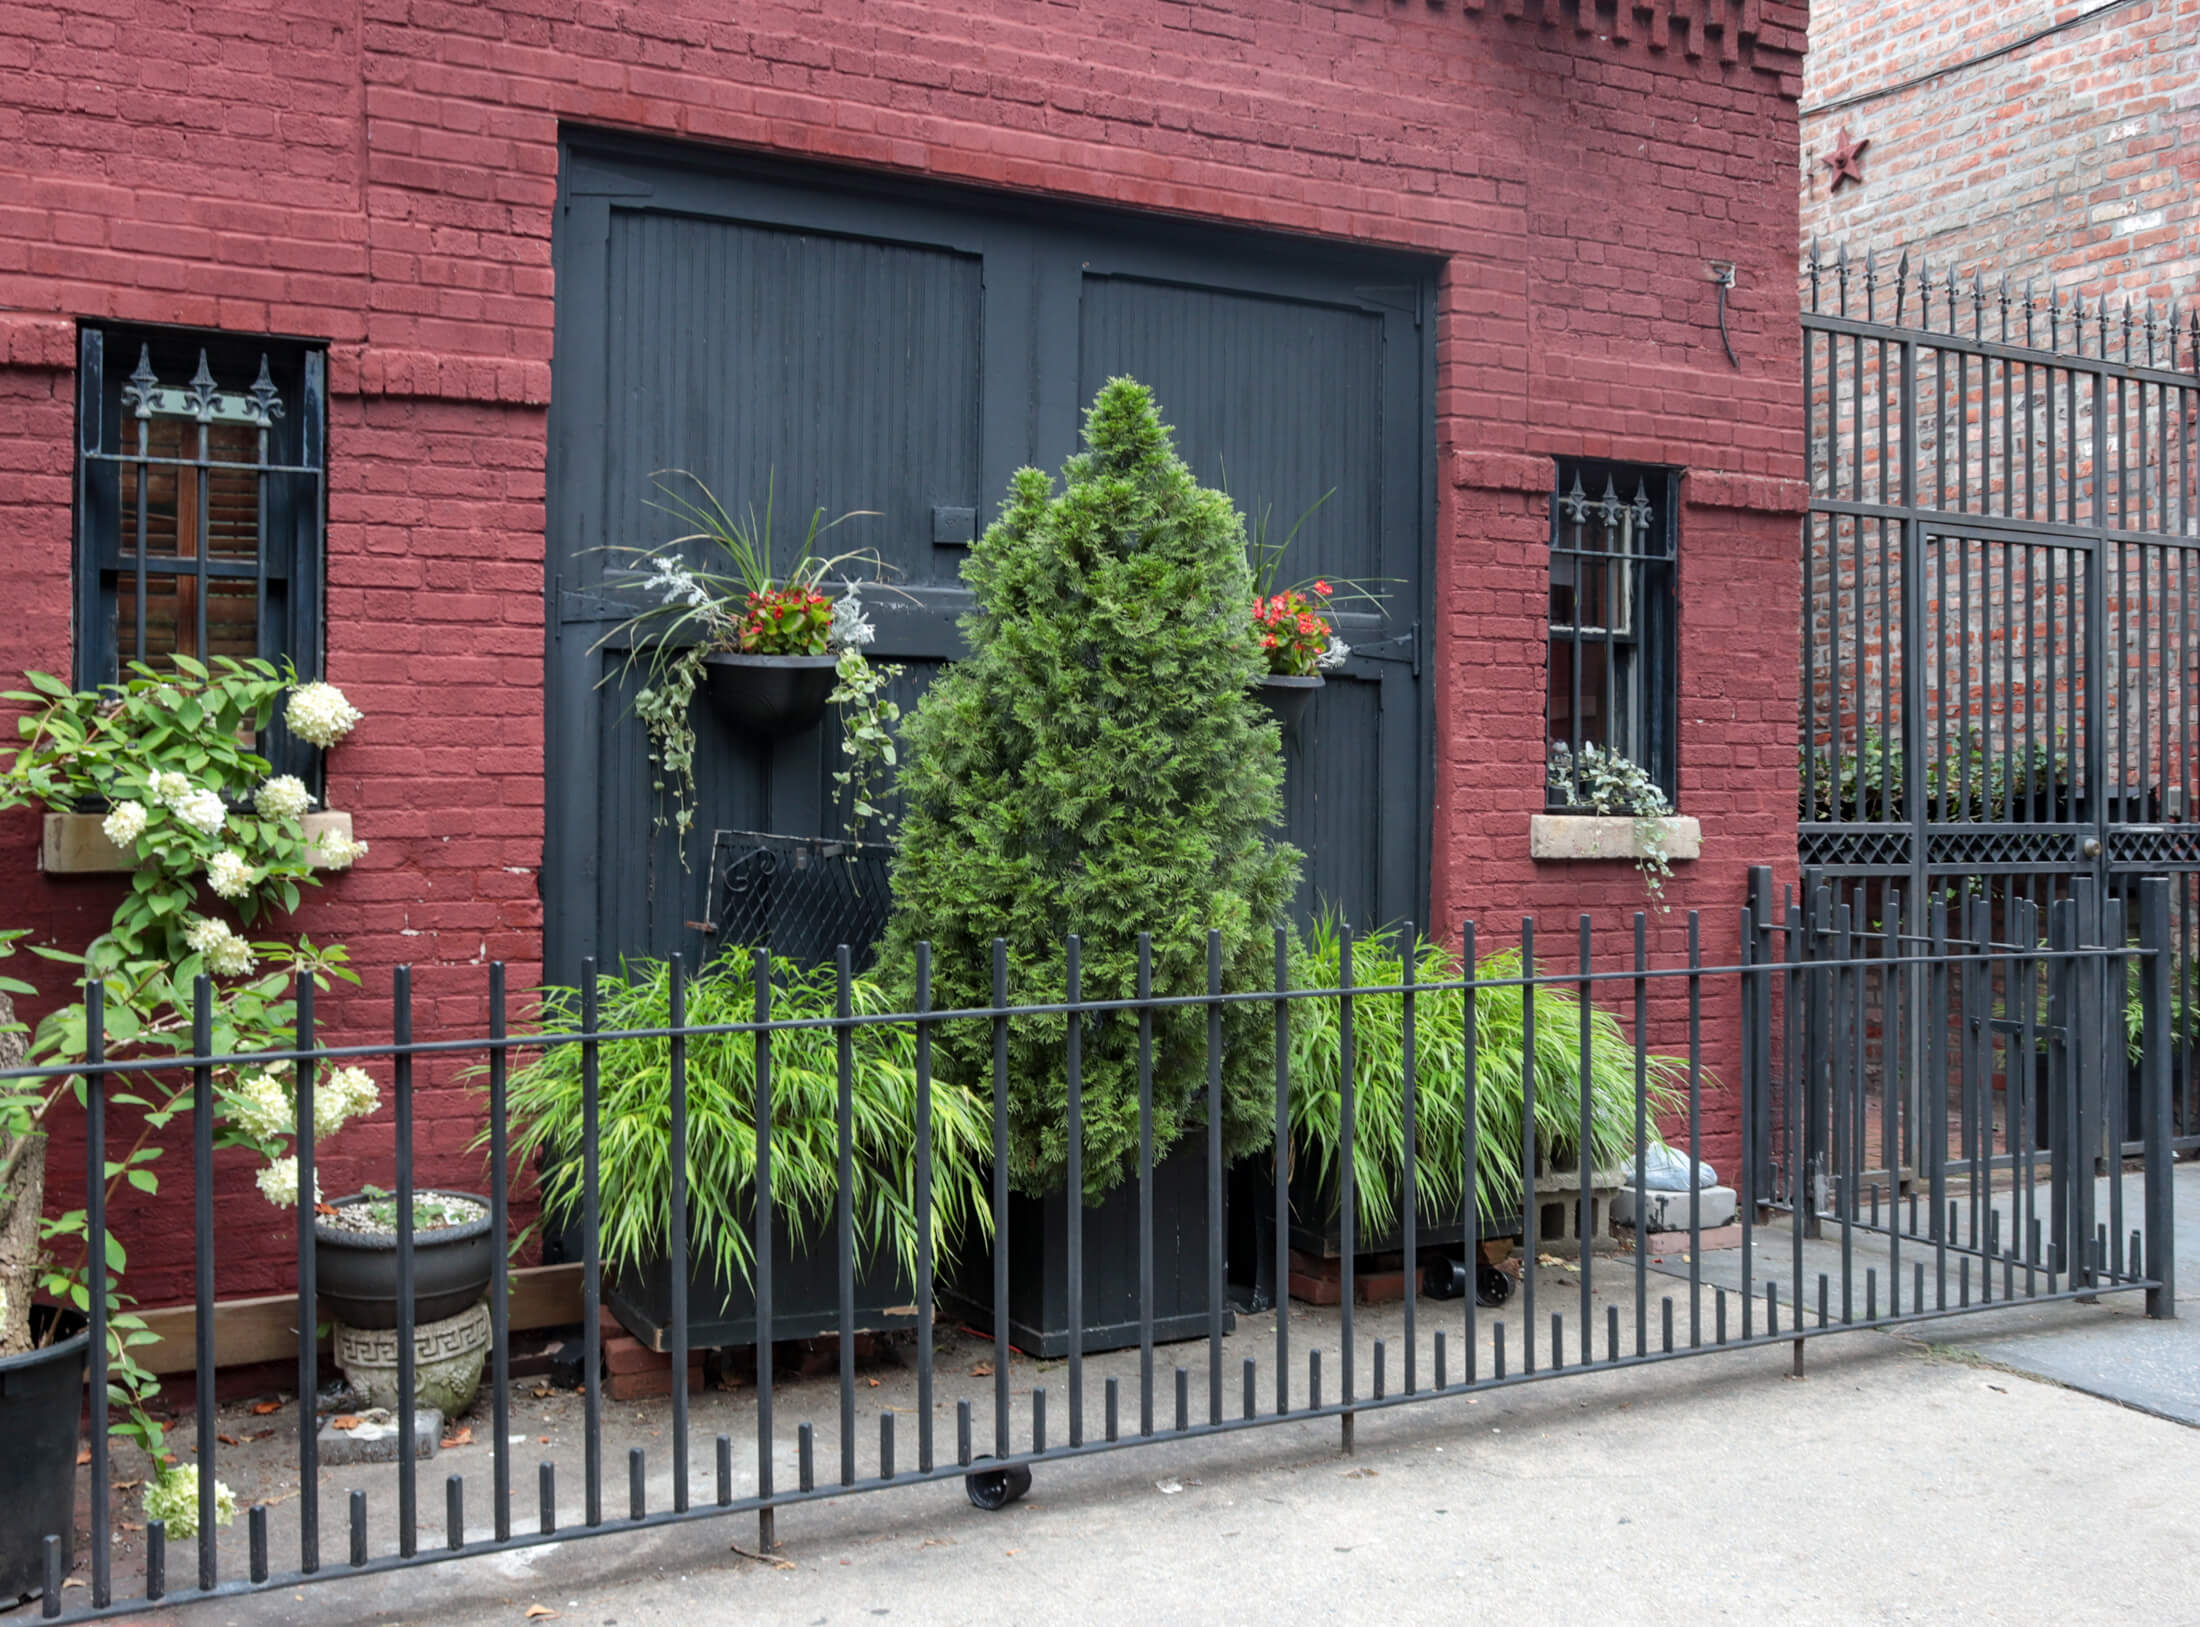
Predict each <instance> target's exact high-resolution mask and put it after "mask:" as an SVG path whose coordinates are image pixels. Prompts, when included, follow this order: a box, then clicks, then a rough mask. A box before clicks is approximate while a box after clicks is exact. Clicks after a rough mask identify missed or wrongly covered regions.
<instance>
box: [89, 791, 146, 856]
mask: <svg viewBox="0 0 2200 1627" xmlns="http://www.w3.org/2000/svg"><path fill="white" fill-rule="evenodd" d="M99 828H100V829H101V830H103V831H105V832H106V833H107V840H108V841H110V842H112V843H114V844H115V846H117V847H130V846H132V845H134V844H135V843H136V841H137V839H138V838H139V837H140V836H143V835H144V834H145V804H144V803H142V802H123V803H118V804H116V806H115V810H114V812H113V813H110V814H109V815H108V816H107V817H106V818H105V819H102V820H101V821H100V822H99Z"/></svg>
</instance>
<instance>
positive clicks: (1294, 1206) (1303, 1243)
mask: <svg viewBox="0 0 2200 1627" xmlns="http://www.w3.org/2000/svg"><path fill="white" fill-rule="evenodd" d="M1262 1184H1263V1187H1264V1189H1265V1193H1266V1196H1267V1200H1268V1209H1267V1215H1266V1218H1267V1219H1268V1223H1269V1229H1270V1230H1271V1231H1273V1229H1274V1225H1275V1221H1274V1214H1275V1190H1276V1188H1275V1177H1274V1172H1273V1171H1272V1170H1271V1171H1270V1172H1269V1175H1268V1179H1267V1180H1266V1181H1264V1182H1263V1183H1262ZM1337 1196H1338V1194H1337V1170H1336V1166H1335V1165H1334V1164H1332V1165H1331V1166H1330V1168H1329V1169H1328V1170H1327V1171H1326V1172H1325V1173H1323V1174H1320V1175H1317V1174H1316V1173H1315V1169H1314V1161H1313V1160H1312V1159H1311V1158H1298V1159H1294V1160H1293V1163H1292V1169H1291V1246H1292V1247H1293V1248H1295V1249H1297V1250H1298V1251H1299V1252H1300V1253H1301V1254H1312V1255H1316V1256H1318V1257H1320V1258H1322V1259H1332V1260H1333V1259H1335V1258H1337V1257H1338V1256H1339V1255H1341V1254H1342V1253H1343V1252H1344V1225H1343V1216H1342V1214H1341V1213H1340V1206H1339V1204H1338V1202H1337ZM1459 1209H1460V1205H1459V1204H1458V1203H1457V1202H1456V1201H1453V1202H1448V1203H1446V1204H1445V1205H1444V1207H1443V1209H1442V1210H1441V1211H1438V1210H1435V1209H1432V1208H1430V1207H1429V1204H1428V1200H1427V1199H1426V1198H1424V1199H1422V1200H1421V1203H1420V1205H1419V1214H1418V1219H1419V1224H1418V1226H1417V1227H1416V1230H1415V1236H1414V1241H1415V1243H1416V1244H1417V1245H1418V1246H1420V1247H1422V1248H1456V1247H1458V1246H1459V1245H1460V1244H1462V1243H1464V1242H1465V1241H1466V1240H1467V1231H1466V1227H1465V1225H1464V1224H1463V1223H1462V1222H1461V1220H1460V1217H1459ZM1390 1213H1391V1222H1390V1225H1389V1226H1388V1227H1387V1228H1385V1229H1384V1230H1382V1231H1380V1232H1376V1233H1374V1234H1372V1235H1371V1234H1370V1233H1369V1232H1368V1230H1367V1228H1365V1227H1364V1226H1356V1227H1355V1228H1354V1231H1353V1237H1352V1252H1353V1253H1354V1254H1355V1255H1359V1254H1394V1253H1396V1252H1397V1251H1398V1250H1400V1249H1402V1248H1404V1247H1405V1246H1406V1230H1405V1194H1404V1193H1403V1192H1393V1193H1392V1194H1391V1195H1390ZM1520 1231H1521V1227H1520V1221H1519V1219H1518V1217H1517V1216H1516V1217H1512V1218H1507V1217H1505V1216H1499V1217H1498V1218H1497V1219H1495V1220H1483V1221H1482V1222H1481V1224H1480V1225H1479V1226H1478V1227H1477V1228H1476V1230H1475V1236H1476V1238H1477V1240H1479V1239H1481V1238H1485V1237H1518V1236H1519V1235H1520Z"/></svg>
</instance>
